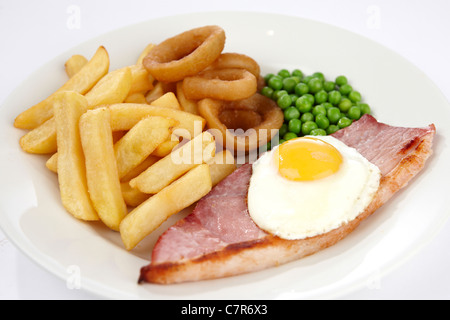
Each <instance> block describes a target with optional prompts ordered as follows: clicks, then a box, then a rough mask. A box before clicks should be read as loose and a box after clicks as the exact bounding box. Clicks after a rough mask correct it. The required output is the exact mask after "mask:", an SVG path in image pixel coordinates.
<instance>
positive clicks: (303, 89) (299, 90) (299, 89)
mask: <svg viewBox="0 0 450 320" xmlns="http://www.w3.org/2000/svg"><path fill="white" fill-rule="evenodd" d="M294 90H295V93H296V94H297V95H298V96H299V97H301V96H303V95H304V94H307V93H308V92H309V87H308V85H307V84H306V83H303V82H300V83H299V84H297V85H296V86H295V89H294Z"/></svg>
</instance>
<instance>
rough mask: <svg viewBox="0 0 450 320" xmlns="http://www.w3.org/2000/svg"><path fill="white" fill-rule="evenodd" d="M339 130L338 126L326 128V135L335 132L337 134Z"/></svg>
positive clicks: (333, 125)
mask: <svg viewBox="0 0 450 320" xmlns="http://www.w3.org/2000/svg"><path fill="white" fill-rule="evenodd" d="M339 130H340V128H339V126H337V125H335V124H332V125H330V126H329V127H328V128H327V134H333V133H335V132H338V131H339Z"/></svg>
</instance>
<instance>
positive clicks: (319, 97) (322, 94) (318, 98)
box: [314, 90, 328, 104]
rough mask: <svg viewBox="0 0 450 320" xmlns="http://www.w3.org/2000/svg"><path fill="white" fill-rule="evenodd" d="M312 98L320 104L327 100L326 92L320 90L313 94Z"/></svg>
mask: <svg viewBox="0 0 450 320" xmlns="http://www.w3.org/2000/svg"><path fill="white" fill-rule="evenodd" d="M314 99H315V100H316V104H321V103H324V102H326V101H328V93H327V92H326V91H325V90H320V91H319V92H317V93H316V94H315V95H314Z"/></svg>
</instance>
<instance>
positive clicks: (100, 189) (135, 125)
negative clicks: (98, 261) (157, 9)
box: [14, 44, 236, 250]
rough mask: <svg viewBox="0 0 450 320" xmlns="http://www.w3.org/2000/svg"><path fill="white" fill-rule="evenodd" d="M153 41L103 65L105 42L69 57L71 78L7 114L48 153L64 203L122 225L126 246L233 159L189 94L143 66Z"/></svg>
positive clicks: (77, 212)
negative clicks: (130, 56) (115, 65)
mask: <svg viewBox="0 0 450 320" xmlns="http://www.w3.org/2000/svg"><path fill="white" fill-rule="evenodd" d="M153 47H154V45H153V44H150V45H148V46H147V47H146V48H145V50H144V51H143V52H142V53H141V54H140V56H139V58H138V59H137V61H136V64H135V65H131V66H127V67H123V68H119V69H117V70H113V71H110V72H109V67H110V59H109V55H108V52H107V51H106V49H105V48H104V47H99V48H98V50H97V51H96V53H95V55H94V56H93V57H92V59H91V60H89V61H88V59H86V58H85V57H84V56H82V55H73V56H71V57H70V58H69V59H68V60H67V61H66V63H65V64H64V67H65V71H66V74H67V76H68V77H69V80H67V82H66V83H65V84H63V85H62V86H61V87H60V88H59V89H58V90H56V91H55V92H54V93H53V94H51V95H50V96H49V97H48V98H47V99H45V100H44V101H42V102H40V103H38V104H37V105H35V106H32V107H31V108H29V109H27V110H25V111H24V112H22V113H21V114H19V116H18V117H17V118H16V119H15V122H14V126H16V127H17V128H19V129H24V130H28V132H27V133H26V134H25V135H24V136H22V137H21V139H20V146H21V148H22V149H23V150H24V151H25V152H28V153H32V154H48V155H49V158H48V160H47V162H46V167H47V168H48V169H49V170H51V171H52V172H55V173H56V174H57V178H58V184H59V190H60V198H61V203H62V205H63V206H64V208H65V209H66V211H67V212H68V213H70V214H71V215H72V216H74V217H75V218H77V219H79V220H82V221H101V222H102V223H103V224H104V225H105V226H106V227H108V228H109V229H111V230H113V231H119V232H120V236H121V238H122V241H123V243H124V246H125V248H126V249H127V250H132V249H133V248H134V247H135V246H136V245H137V244H138V243H139V242H140V241H141V240H142V239H143V238H144V237H146V236H147V235H148V234H150V233H151V232H153V231H154V230H155V229H156V228H158V227H159V226H160V225H161V224H162V223H163V222H164V221H165V220H166V219H168V218H169V217H170V216H171V215H174V214H176V213H178V212H180V211H181V210H183V209H185V208H188V207H190V206H191V205H192V204H193V203H195V202H196V201H198V200H200V199H201V198H202V197H203V196H205V195H206V194H207V193H208V192H209V191H210V190H211V188H212V187H213V186H215V185H216V184H217V183H219V182H220V181H221V180H222V179H223V178H225V177H226V176H227V175H228V174H230V173H231V172H232V171H234V170H235V168H236V165H235V164H234V158H233V157H232V156H231V153H230V152H229V151H227V152H226V151H219V152H217V154H216V143H215V141H214V137H213V135H211V134H210V133H209V132H206V131H204V130H205V126H206V121H205V119H204V118H203V117H201V116H199V115H198V114H197V112H196V103H195V102H194V101H189V100H187V99H185V97H184V95H183V93H182V91H180V90H181V89H180V88H181V87H179V88H176V84H175V83H173V84H164V83H161V82H158V81H155V79H154V78H153V77H152V76H151V75H150V74H149V73H148V71H147V70H146V69H145V67H144V66H143V64H142V61H143V59H144V58H145V56H146V55H147V54H148V53H149V52H150V50H151V49H152V48H153ZM177 89H178V90H177ZM185 141H188V142H185ZM230 156H231V158H230ZM225 159H226V160H225ZM224 161H225V162H224ZM129 212H130V213H129Z"/></svg>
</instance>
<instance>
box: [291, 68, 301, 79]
mask: <svg viewBox="0 0 450 320" xmlns="http://www.w3.org/2000/svg"><path fill="white" fill-rule="evenodd" d="M292 76H294V77H299V78H300V79H303V72H302V71H301V70H299V69H295V70H292Z"/></svg>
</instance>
